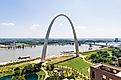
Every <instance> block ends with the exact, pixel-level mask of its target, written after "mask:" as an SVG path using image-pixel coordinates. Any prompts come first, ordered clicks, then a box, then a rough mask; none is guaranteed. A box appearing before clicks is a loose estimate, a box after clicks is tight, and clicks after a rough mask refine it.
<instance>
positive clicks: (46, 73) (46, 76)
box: [41, 67, 49, 80]
mask: <svg viewBox="0 0 121 80" xmlns="http://www.w3.org/2000/svg"><path fill="white" fill-rule="evenodd" d="M41 69H42V70H43V71H44V72H45V78H44V80H46V79H47V78H48V77H49V75H48V72H47V71H46V70H45V69H44V68H43V67H42V68H41Z"/></svg>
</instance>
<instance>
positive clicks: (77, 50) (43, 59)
mask: <svg viewBox="0 0 121 80" xmlns="http://www.w3.org/2000/svg"><path fill="white" fill-rule="evenodd" d="M59 16H64V17H66V18H67V19H68V21H69V22H70V24H71V27H72V31H73V35H74V43H75V50H76V56H79V48H78V40H77V36H76V32H75V29H74V26H73V23H72V21H71V20H70V18H69V17H68V16H66V15H65V14H59V15H57V16H56V17H55V18H54V19H53V20H52V21H51V23H50V25H49V27H48V30H47V33H46V37H45V41H44V46H43V50H42V56H41V62H45V57H46V50H47V44H48V38H49V34H50V30H51V27H52V25H53V23H54V21H55V20H56V18H57V17H59Z"/></svg>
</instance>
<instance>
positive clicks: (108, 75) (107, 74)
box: [90, 64, 121, 80]
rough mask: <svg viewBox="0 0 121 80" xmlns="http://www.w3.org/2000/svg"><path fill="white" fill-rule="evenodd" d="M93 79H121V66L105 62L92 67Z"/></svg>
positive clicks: (91, 74) (91, 76) (91, 75)
mask: <svg viewBox="0 0 121 80" xmlns="http://www.w3.org/2000/svg"><path fill="white" fill-rule="evenodd" d="M90 78H91V80H121V68H120V67H114V66H110V65H105V64H99V65H95V66H92V67H90Z"/></svg>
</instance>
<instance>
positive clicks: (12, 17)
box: [0, 0, 121, 38]
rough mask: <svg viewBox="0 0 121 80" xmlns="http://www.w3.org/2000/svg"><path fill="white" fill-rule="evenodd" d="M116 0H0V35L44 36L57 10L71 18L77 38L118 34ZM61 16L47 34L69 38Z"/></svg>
mask: <svg viewBox="0 0 121 80" xmlns="http://www.w3.org/2000/svg"><path fill="white" fill-rule="evenodd" d="M120 2H121V1H120V0H115V1H114V0H106V1H105V0H101V1H94V0H91V1H89V0H88V1H82V0H76V1H72V0H67V1H65V0H61V1H55V0H52V1H49V0H46V1H44V0H41V1H40V0H34V1H33V0H10V1H9V0H1V1H0V10H1V12H0V37H1V38H44V37H45V33H46V31H47V28H48V26H49V24H50V22H51V20H52V18H53V17H55V16H56V15H57V14H60V13H64V14H66V15H67V16H68V17H69V18H70V19H71V20H72V22H73V24H74V27H75V30H76V32H77V37H78V38H115V37H121V35H120V34H121V29H119V28H120V25H121V10H120V9H121V5H120ZM71 33H72V32H71V28H70V25H69V22H68V21H66V19H65V18H64V17H60V18H59V19H57V21H55V23H54V25H53V28H52V31H51V35H50V38H60V37H62V38H73V35H72V34H71Z"/></svg>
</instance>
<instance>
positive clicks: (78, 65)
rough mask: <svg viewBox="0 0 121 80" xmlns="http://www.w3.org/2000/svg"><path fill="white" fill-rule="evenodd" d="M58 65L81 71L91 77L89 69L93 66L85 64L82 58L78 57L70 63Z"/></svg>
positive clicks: (69, 61)
mask: <svg viewBox="0 0 121 80" xmlns="http://www.w3.org/2000/svg"><path fill="white" fill-rule="evenodd" d="M57 65H64V66H68V67H71V68H74V69H76V70H79V71H80V72H82V73H83V74H84V75H86V76H89V72H88V69H89V67H90V66H91V64H89V63H87V62H85V61H84V60H83V59H82V58H81V57H76V58H73V59H70V60H68V61H65V62H62V63H58V64H57Z"/></svg>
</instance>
